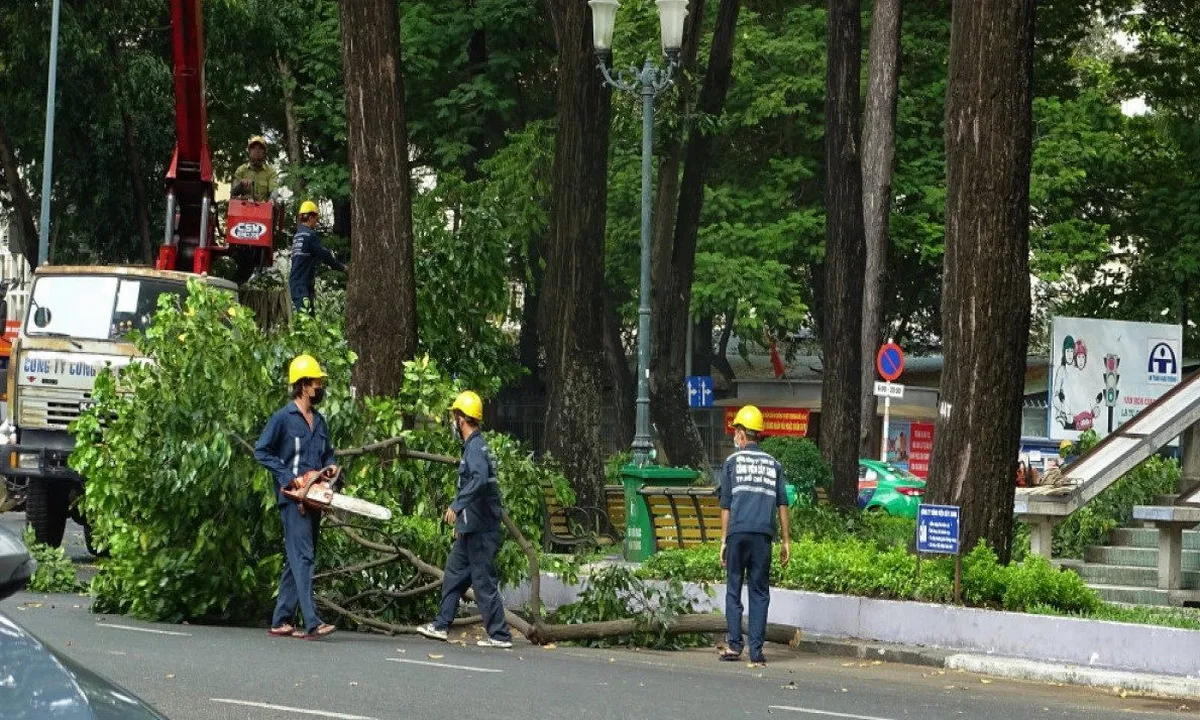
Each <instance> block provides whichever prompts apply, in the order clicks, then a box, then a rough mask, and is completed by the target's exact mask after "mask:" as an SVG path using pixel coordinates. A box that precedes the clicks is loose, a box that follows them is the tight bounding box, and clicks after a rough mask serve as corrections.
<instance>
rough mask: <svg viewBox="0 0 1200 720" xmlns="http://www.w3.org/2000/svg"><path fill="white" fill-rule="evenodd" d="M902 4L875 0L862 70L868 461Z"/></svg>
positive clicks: (864, 445) (861, 448) (863, 441)
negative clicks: (864, 86) (864, 87)
mask: <svg viewBox="0 0 1200 720" xmlns="http://www.w3.org/2000/svg"><path fill="white" fill-rule="evenodd" d="M901 12H902V0H875V10H874V15H873V20H872V22H871V46H870V53H871V55H870V64H869V66H868V68H867V109H866V114H865V116H864V118H863V143H862V144H863V156H862V175H863V234H864V238H865V240H866V250H867V264H866V274H865V276H864V282H863V300H862V313H863V317H862V353H863V354H862V389H861V390H860V393H861V397H862V403H861V406H860V407H861V408H862V409H861V418H862V419H861V420H860V422H861V427H859V442H858V452H859V454H860V455H862V456H863V457H873V456H874V455H875V451H876V448H875V447H874V446H873V445H874V444H873V443H872V442H871V430H872V428H874V427H875V408H876V407H877V405H878V403H877V400H876V398H875V392H874V383H873V381H874V379H875V349H876V347H878V345H879V341H880V340H881V339H883V338H882V334H881V332H880V328H881V325H882V324H883V288H884V273H885V272H886V270H887V254H888V245H889V241H890V233H889V232H888V224H889V223H888V221H889V219H890V218H891V214H892V171H893V161H894V160H895V157H896V101H897V98H898V96H899V94H900V27H901V23H900V16H901Z"/></svg>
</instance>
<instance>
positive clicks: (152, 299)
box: [25, 275, 187, 340]
mask: <svg viewBox="0 0 1200 720" xmlns="http://www.w3.org/2000/svg"><path fill="white" fill-rule="evenodd" d="M163 293H171V294H172V295H176V296H179V297H181V298H182V297H184V296H185V295H186V294H187V286H186V285H185V284H183V283H181V282H172V281H169V280H156V279H148V278H129V277H116V276H113V275H60V276H53V275H52V276H46V277H40V278H37V280H36V281H35V282H34V284H33V293H32V294H33V298H32V301H31V302H30V304H29V310H28V313H27V315H26V319H25V334H26V335H30V336H37V335H53V336H56V337H69V338H78V339H87V340H120V339H122V338H124V337H125V336H126V335H128V334H129V332H130V331H131V330H144V329H145V328H146V327H147V326H148V325H149V324H150V321H151V320H152V319H154V312H155V310H156V309H157V307H158V296H159V295H161V294H163Z"/></svg>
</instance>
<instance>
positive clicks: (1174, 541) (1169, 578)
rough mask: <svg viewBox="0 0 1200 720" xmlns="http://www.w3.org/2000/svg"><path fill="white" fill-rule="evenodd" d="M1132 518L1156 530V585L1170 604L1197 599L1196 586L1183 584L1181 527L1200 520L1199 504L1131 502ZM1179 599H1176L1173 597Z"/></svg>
mask: <svg viewBox="0 0 1200 720" xmlns="http://www.w3.org/2000/svg"><path fill="white" fill-rule="evenodd" d="M1133 519H1134V520H1136V521H1138V522H1141V523H1143V524H1145V525H1148V526H1150V527H1153V528H1155V529H1157V530H1158V589H1159V590H1166V591H1167V593H1168V595H1169V596H1175V597H1173V598H1172V599H1171V604H1172V605H1175V604H1183V602H1184V601H1188V602H1191V601H1195V600H1198V599H1200V589H1196V588H1184V587H1183V572H1182V565H1183V531H1184V530H1187V529H1190V528H1192V527H1195V526H1196V525H1198V524H1200V507H1189V506H1184V505H1135V506H1134V507H1133ZM1177 600H1178V601H1179V602H1176V601H1177Z"/></svg>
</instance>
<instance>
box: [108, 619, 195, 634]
mask: <svg viewBox="0 0 1200 720" xmlns="http://www.w3.org/2000/svg"><path fill="white" fill-rule="evenodd" d="M96 627H102V628H112V629H114V630H132V631H134V632H144V633H154V634H155V635H177V636H179V637H191V636H192V634H191V633H184V632H175V631H174V630H154V629H152V628H140V627H133V626H132V625H113V624H112V623H105V622H98V623H96Z"/></svg>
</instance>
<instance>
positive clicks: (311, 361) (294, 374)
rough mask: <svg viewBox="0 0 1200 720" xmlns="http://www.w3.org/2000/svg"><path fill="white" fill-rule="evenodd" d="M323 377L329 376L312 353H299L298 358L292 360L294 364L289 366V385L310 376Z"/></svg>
mask: <svg viewBox="0 0 1200 720" xmlns="http://www.w3.org/2000/svg"><path fill="white" fill-rule="evenodd" d="M323 377H328V375H326V374H325V371H324V370H322V369H321V366H320V364H318V363H317V359H316V358H314V357H313V356H312V355H307V354H306V355H297V356H296V359H295V360H292V364H291V365H289V366H288V385H295V384H296V383H298V382H300V381H301V380H307V379H309V378H323Z"/></svg>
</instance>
